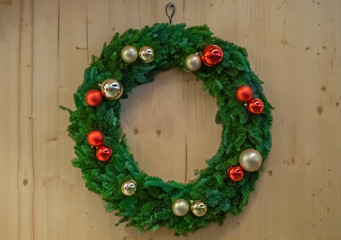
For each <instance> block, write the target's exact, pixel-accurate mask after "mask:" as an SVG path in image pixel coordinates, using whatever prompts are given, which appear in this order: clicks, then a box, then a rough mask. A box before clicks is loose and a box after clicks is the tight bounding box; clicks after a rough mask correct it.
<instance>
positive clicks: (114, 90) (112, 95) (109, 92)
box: [101, 79, 123, 100]
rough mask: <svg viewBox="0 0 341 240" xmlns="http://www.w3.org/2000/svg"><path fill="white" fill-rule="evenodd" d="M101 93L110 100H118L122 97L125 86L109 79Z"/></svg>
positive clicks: (102, 85) (102, 86)
mask: <svg viewBox="0 0 341 240" xmlns="http://www.w3.org/2000/svg"><path fill="white" fill-rule="evenodd" d="M101 93H102V95H103V96H104V97H105V98H107V99H109V100H116V99H119V98H120V97H121V96H122V93H123V86H122V84H121V83H120V82H119V81H117V80H115V79H107V80H105V81H104V82H103V83H102V84H101Z"/></svg>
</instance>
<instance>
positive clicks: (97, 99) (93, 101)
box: [85, 89, 102, 107]
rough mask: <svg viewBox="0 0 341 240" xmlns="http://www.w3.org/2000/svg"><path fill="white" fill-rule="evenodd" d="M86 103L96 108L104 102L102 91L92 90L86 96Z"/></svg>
mask: <svg viewBox="0 0 341 240" xmlns="http://www.w3.org/2000/svg"><path fill="white" fill-rule="evenodd" d="M85 101H86V103H87V104H88V105H89V106H91V107H96V106H98V105H100V104H101V102H102V94H101V92H100V91H98V90H95V89H92V90H90V91H88V92H87V93H86V95H85Z"/></svg>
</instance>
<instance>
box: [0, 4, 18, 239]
mask: <svg viewBox="0 0 341 240" xmlns="http://www.w3.org/2000/svg"><path fill="white" fill-rule="evenodd" d="M19 29H20V3H19V1H13V2H12V1H1V2H0V32H1V34H0V53H1V54H0V73H1V76H0V80H1V81H0V82H1V86H2V87H1V88H0V101H1V103H2V104H1V106H0V110H1V124H0V133H1V136H2V137H1V138H0V152H1V154H0V163H1V165H2V167H1V174H0V184H1V189H2V191H3V194H1V197H0V214H1V218H0V236H1V239H19V229H20V226H19V209H18V207H19V197H20V196H19V191H18V189H19V188H20V187H21V186H18V185H21V184H22V183H21V182H20V181H19V179H18V170H19V168H18V166H19V151H18V150H19V149H20V147H19V131H18V127H19V118H18V116H19V91H18V86H19V42H20V35H19Z"/></svg>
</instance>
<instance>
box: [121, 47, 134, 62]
mask: <svg viewBox="0 0 341 240" xmlns="http://www.w3.org/2000/svg"><path fill="white" fill-rule="evenodd" d="M137 56H138V54H137V50H136V48H135V47H133V46H126V47H124V48H123V49H122V51H121V58H122V60H123V61H125V62H126V63H133V62H135V61H136V59H137Z"/></svg>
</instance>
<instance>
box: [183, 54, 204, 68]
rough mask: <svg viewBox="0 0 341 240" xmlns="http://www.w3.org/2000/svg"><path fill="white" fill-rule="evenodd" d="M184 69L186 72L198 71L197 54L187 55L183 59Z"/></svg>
mask: <svg viewBox="0 0 341 240" xmlns="http://www.w3.org/2000/svg"><path fill="white" fill-rule="evenodd" d="M185 67H186V69H187V70H188V71H191V72H194V71H198V70H199V69H200V67H201V58H200V56H199V55H197V54H191V55H188V56H187V57H186V59H185Z"/></svg>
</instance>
